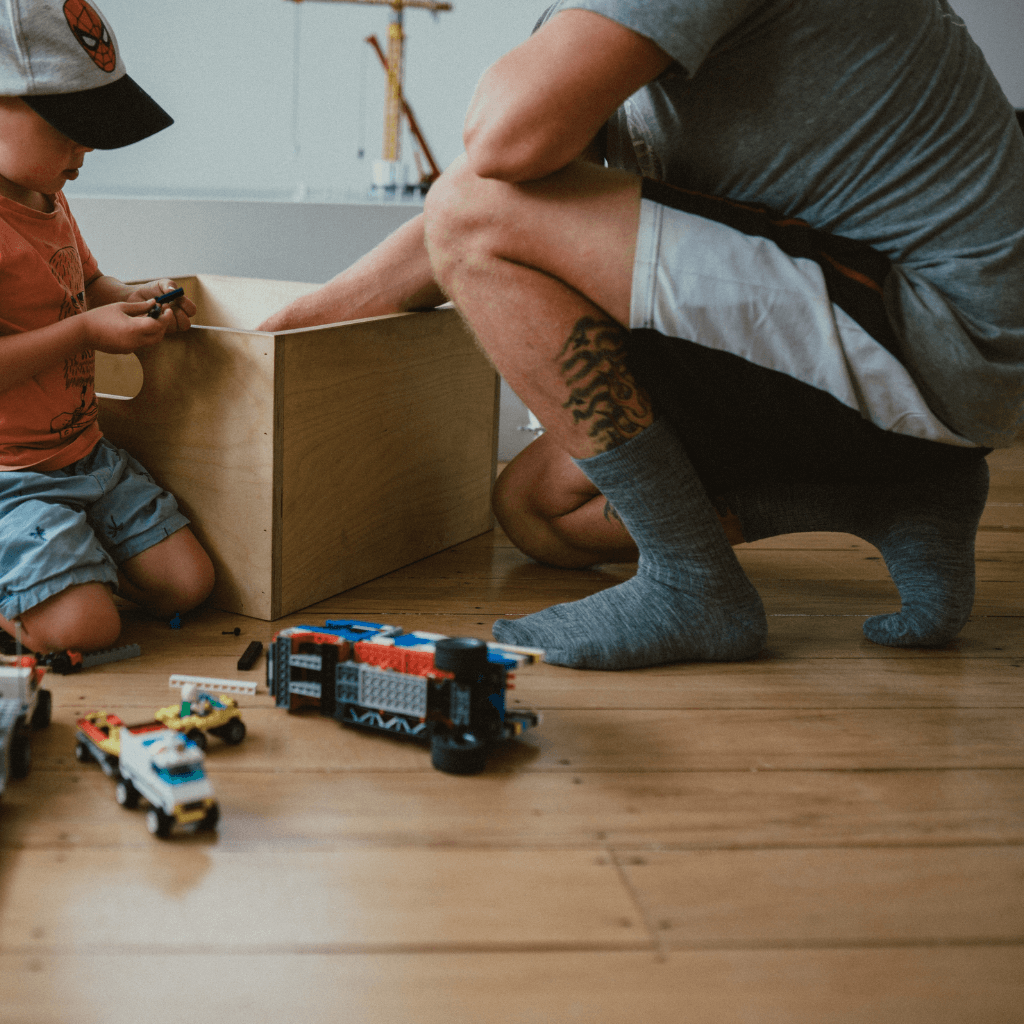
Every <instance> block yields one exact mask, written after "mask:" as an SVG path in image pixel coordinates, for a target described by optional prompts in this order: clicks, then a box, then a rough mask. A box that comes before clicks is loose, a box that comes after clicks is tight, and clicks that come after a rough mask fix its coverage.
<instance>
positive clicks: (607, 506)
mask: <svg viewBox="0 0 1024 1024" xmlns="http://www.w3.org/2000/svg"><path fill="white" fill-rule="evenodd" d="M604 517H605V519H607V520H608V522H609V523H612V522H614V523H621V522H622V516H620V515H619V513H618V512H616V511H615V509H614V508H613V507H612V503H611V502H610V501H608V500H605V503H604Z"/></svg>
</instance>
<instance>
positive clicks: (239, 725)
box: [217, 718, 245, 746]
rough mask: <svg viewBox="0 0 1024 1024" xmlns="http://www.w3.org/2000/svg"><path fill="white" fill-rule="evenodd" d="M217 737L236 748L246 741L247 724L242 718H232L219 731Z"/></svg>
mask: <svg viewBox="0 0 1024 1024" xmlns="http://www.w3.org/2000/svg"><path fill="white" fill-rule="evenodd" d="M217 735H218V736H220V738H221V739H222V740H223V741H224V742H225V743H229V744H231V746H235V745H236V744H238V743H241V742H242V740H244V739H245V722H243V721H242V720H241V719H240V718H232V719H231V721H230V722H228V723H227V724H226V725H222V726H221V727H220V728H219V729H218V730H217Z"/></svg>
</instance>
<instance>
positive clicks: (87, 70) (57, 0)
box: [0, 0, 174, 149]
mask: <svg viewBox="0 0 1024 1024" xmlns="http://www.w3.org/2000/svg"><path fill="white" fill-rule="evenodd" d="M0 96H20V97H21V98H22V99H23V100H24V101H25V102H26V103H27V104H28V105H29V106H30V107H31V108H32V109H33V110H34V111H35V112H36V113H37V114H39V116H40V117H42V118H43V119H44V120H46V121H48V122H49V123H50V124H52V125H53V127H54V128H56V129H57V130H58V131H60V132H63V133H64V134H65V135H66V136H68V138H69V139H72V140H73V141H75V142H77V143H78V144H79V145H80V146H88V147H90V148H91V149H120V148H121V147H122V146H129V145H131V144H132V143H133V142H138V141H140V140H141V139H145V138H148V137H149V136H150V135H154V134H156V132H159V131H162V130H163V129H164V128H166V127H168V125H171V124H173V123H174V122H173V120H172V119H171V117H170V116H169V115H168V114H167V112H166V111H165V110H163V108H161V107H160V106H158V105H157V104H156V103H155V102H154V101H153V100H152V99H151V98H150V97H149V96H148V95H147V94H146V93H145V92H143V91H142V89H140V88H139V86H138V85H136V84H135V82H133V81H132V80H131V79H130V78H129V77H128V75H127V73H126V71H125V67H124V62H123V61H122V60H121V55H120V52H119V51H118V47H117V40H116V39H115V38H114V33H113V31H112V30H111V28H110V26H109V23H108V22H107V21H106V19H104V18H103V16H102V15H101V14H100V12H99V10H98V9H97V7H96V6H95V4H93V3H92V2H91V0H0Z"/></svg>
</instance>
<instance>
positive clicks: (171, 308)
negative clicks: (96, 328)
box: [126, 277, 196, 334]
mask: <svg viewBox="0 0 1024 1024" xmlns="http://www.w3.org/2000/svg"><path fill="white" fill-rule="evenodd" d="M177 287H178V286H177V285H176V284H175V283H174V282H173V281H172V280H171V279H170V278H169V277H162V278H160V280H159V281H150V282H149V283H148V284H140V285H139V286H138V287H137V288H136V289H135V290H134V291H132V292H131V293H130V294H129V295H128V296H127V297H126V301H127V302H143V301H145V300H147V299H156V298H159V297H160V296H161V295H166V294H167V293H168V292H171V291H174V289H175V288H177ZM149 308H150V309H152V303H151V304H150V306H149ZM195 315H196V304H195V303H194V302H192V300H191V299H187V298H185V296H184V295H183V296H182V297H181V298H180V299H175V300H174V301H173V302H168V303H167V304H166V305H165V306H164V307H163V308H162V310H161V312H160V316H159V317H156V318H155V319H156V320H157V322H158V323H160V324H162V325H163V328H164V330H165V331H167V333H168V334H171V333H173V332H175V331H187V330H188V329H189V327H191V326H192V324H191V321H190V320H189V317H193V316H195Z"/></svg>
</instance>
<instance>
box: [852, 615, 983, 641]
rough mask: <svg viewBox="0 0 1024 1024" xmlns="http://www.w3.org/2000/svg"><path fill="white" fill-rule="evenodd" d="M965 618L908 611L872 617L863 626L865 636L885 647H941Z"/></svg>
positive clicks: (965, 620)
mask: <svg viewBox="0 0 1024 1024" xmlns="http://www.w3.org/2000/svg"><path fill="white" fill-rule="evenodd" d="M967 618H968V616H967V615H943V616H938V617H930V616H924V615H915V614H913V613H911V612H905V611H904V612H898V613H897V614H894V615H874V616H872V617H871V618H870V619H868V620H867V621H866V622H865V623H864V635H865V636H866V637H867V638H868V639H869V640H871V641H872V642H874V643H876V644H882V645H883V646H885V647H944V646H945V645H946V644H948V643H951V642H952V641H953V640H955V639H956V637H957V636H958V635H959V633H960V630H961V629H963V627H964V624H965V623H966V622H967Z"/></svg>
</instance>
